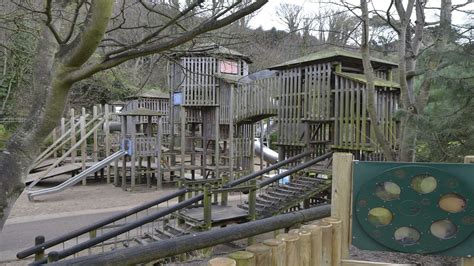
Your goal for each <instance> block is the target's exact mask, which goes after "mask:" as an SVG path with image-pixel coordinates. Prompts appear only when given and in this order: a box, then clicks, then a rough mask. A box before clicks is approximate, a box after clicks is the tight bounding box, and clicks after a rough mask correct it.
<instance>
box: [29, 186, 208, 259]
mask: <svg viewBox="0 0 474 266" xmlns="http://www.w3.org/2000/svg"><path fill="white" fill-rule="evenodd" d="M203 199H204V195H203V194H200V195H197V196H194V197H192V198H190V199H188V200H185V201H182V202H179V203H178V204H176V205H173V206H171V207H167V208H165V209H162V210H159V211H157V212H156V213H154V214H151V215H148V216H145V217H143V218H141V219H138V220H137V221H135V222H132V223H129V224H126V225H124V226H122V227H119V228H116V229H114V230H112V231H110V232H107V233H104V234H102V235H100V236H97V237H94V238H92V239H89V240H87V241H84V242H82V243H79V244H77V245H75V246H73V247H70V248H67V249H64V250H62V251H59V252H57V255H56V256H55V258H57V259H63V258H66V257H68V256H70V255H73V254H75V253H78V252H80V251H83V250H85V249H88V248H90V247H93V246H95V245H97V244H99V243H102V242H104V241H106V240H109V239H111V238H114V237H116V236H118V235H121V234H123V233H125V232H128V231H130V230H133V229H135V228H138V227H140V226H142V225H144V224H147V223H150V222H152V221H155V220H157V219H159V218H162V217H164V216H166V215H168V214H171V213H173V212H175V211H177V210H180V209H183V208H185V207H188V206H190V205H192V204H194V203H196V202H199V201H201V200H203ZM45 262H47V258H44V259H42V260H38V261H35V262H34V263H32V264H31V265H40V264H43V263H45Z"/></svg>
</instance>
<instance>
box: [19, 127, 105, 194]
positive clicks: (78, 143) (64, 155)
mask: <svg viewBox="0 0 474 266" xmlns="http://www.w3.org/2000/svg"><path fill="white" fill-rule="evenodd" d="M98 120H99V123H97V125H95V126H94V127H93V128H92V129H91V130H90V131H89V132H88V133H87V134H86V135H85V136H83V137H82V138H81V139H80V140H79V141H78V142H76V144H74V146H72V147H71V148H69V150H68V151H67V152H65V153H64V154H63V155H62V156H61V157H60V158H58V159H57V160H56V161H55V162H54V163H53V164H52V165H50V166H49V167H48V169H46V171H44V172H42V174H41V176H39V177H37V178H36V180H35V181H33V182H31V184H30V185H29V186H28V188H27V190H30V189H32V188H33V187H34V186H35V185H36V184H38V182H39V181H41V180H42V179H43V178H44V177H45V176H46V175H48V174H49V172H51V171H52V170H53V169H54V168H55V167H56V166H58V165H59V163H60V162H62V161H63V160H64V159H66V157H67V156H69V154H71V153H72V152H73V151H74V150H75V149H77V148H78V147H79V146H81V145H82V143H83V142H84V141H87V138H88V137H90V136H91V135H92V133H94V130H96V129H97V128H99V127H100V126H101V125H102V124H103V123H104V122H105V120H103V119H101V118H99V119H98Z"/></svg>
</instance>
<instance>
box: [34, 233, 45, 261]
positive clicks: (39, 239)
mask: <svg viewBox="0 0 474 266" xmlns="http://www.w3.org/2000/svg"><path fill="white" fill-rule="evenodd" d="M44 241H45V238H44V236H36V237H35V246H38V245H41V244H43V243H44ZM43 258H44V249H41V250H40V251H38V252H36V253H35V261H39V260H42V259H43Z"/></svg>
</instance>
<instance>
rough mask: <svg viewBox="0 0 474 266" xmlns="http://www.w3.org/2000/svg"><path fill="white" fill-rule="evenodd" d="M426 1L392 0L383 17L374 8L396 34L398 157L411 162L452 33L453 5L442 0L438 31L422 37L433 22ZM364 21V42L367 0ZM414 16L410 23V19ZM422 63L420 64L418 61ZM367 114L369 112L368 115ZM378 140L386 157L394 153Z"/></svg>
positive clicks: (367, 75) (363, 7) (377, 135)
mask: <svg viewBox="0 0 474 266" xmlns="http://www.w3.org/2000/svg"><path fill="white" fill-rule="evenodd" d="M425 4H426V2H425V1H422V0H410V1H408V2H407V3H406V5H404V4H403V1H401V0H392V1H391V3H390V5H389V7H388V10H386V12H385V14H386V16H382V15H380V14H379V13H378V11H376V10H375V12H376V14H377V15H378V16H379V17H380V18H381V19H383V20H384V21H385V22H386V23H387V24H388V25H390V27H391V28H392V29H393V30H394V31H395V32H396V33H397V36H398V42H397V46H398V47H397V48H398V49H397V58H398V77H399V83H400V91H401V97H400V98H401V99H400V112H399V113H400V118H401V126H400V128H401V129H400V131H401V132H400V137H399V146H400V150H399V156H398V158H397V159H398V160H400V161H414V160H415V147H416V139H417V126H418V124H419V123H420V121H421V119H422V118H423V115H424V109H425V107H426V105H427V103H428V100H429V96H430V91H431V87H432V81H433V79H434V78H435V77H436V76H438V75H439V73H438V72H439V71H440V70H441V69H443V68H445V67H446V66H448V65H449V64H450V62H449V60H446V59H447V58H446V57H443V56H442V55H443V54H446V48H448V43H450V40H449V36H450V35H451V32H452V30H451V27H452V22H451V16H452V10H453V6H452V4H451V0H441V6H440V7H439V10H440V20H439V22H437V23H434V24H439V26H438V30H437V31H436V32H435V34H434V38H433V40H432V41H429V40H428V39H427V38H425V33H426V27H427V26H429V25H431V24H433V23H427V22H426V21H425V10H426V6H425ZM393 7H395V9H396V13H397V19H395V18H394V17H393V16H392V15H391V9H392V8H393ZM361 8H362V10H363V12H362V13H363V17H365V15H367V16H366V19H364V18H362V21H364V23H365V24H364V25H365V27H364V34H363V35H364V36H363V38H364V39H365V41H364V42H366V41H368V39H367V34H368V30H369V28H368V23H369V20H368V13H369V11H368V10H367V1H366V0H361ZM413 12H415V14H414V17H415V18H416V21H415V23H414V24H413V23H412V21H411V19H412V17H413ZM368 49H369V48H368V45H367V46H363V47H362V52H363V53H366V54H365V56H367V52H368ZM423 54H429V56H427V57H426V60H424V61H423V62H419V59H420V58H421V56H422V55H423ZM419 63H422V64H419ZM365 67H367V68H366V69H365V72H366V77H368V78H370V74H369V73H368V72H370V69H368V67H369V66H365ZM417 78H419V86H418V88H415V80H416V79H417ZM369 115H370V114H369ZM376 137H377V141H378V143H379V144H381V146H382V149H383V152H384V154H385V156H386V157H387V158H390V157H391V156H390V155H391V154H393V153H394V151H392V150H391V149H388V148H387V147H386V145H385V144H386V143H385V142H386V141H385V140H384V139H383V135H380V136H379V134H376Z"/></svg>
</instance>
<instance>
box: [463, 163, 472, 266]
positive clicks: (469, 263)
mask: <svg viewBox="0 0 474 266" xmlns="http://www.w3.org/2000/svg"><path fill="white" fill-rule="evenodd" d="M464 163H474V155H468V156H465V157H464ZM473 256H474V254H471V257H466V258H462V259H461V265H462V266H474V257H473Z"/></svg>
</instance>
